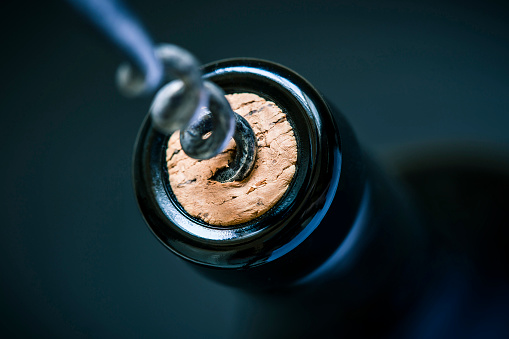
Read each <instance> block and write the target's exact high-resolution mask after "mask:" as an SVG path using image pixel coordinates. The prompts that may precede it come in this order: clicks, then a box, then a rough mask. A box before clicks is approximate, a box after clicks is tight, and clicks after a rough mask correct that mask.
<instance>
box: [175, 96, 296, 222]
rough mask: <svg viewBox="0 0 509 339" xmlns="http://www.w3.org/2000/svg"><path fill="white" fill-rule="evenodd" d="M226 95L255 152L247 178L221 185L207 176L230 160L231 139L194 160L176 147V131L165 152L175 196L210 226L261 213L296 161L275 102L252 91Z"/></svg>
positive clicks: (282, 189) (285, 182) (290, 174)
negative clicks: (251, 136) (207, 156)
mask: <svg viewBox="0 0 509 339" xmlns="http://www.w3.org/2000/svg"><path fill="white" fill-rule="evenodd" d="M226 98H227V100H228V101H229V102H230V105H231V107H232V109H233V110H234V111H235V112H236V113H238V114H240V115H241V116H243V117H244V118H245V119H246V120H247V121H248V122H249V124H250V125H251V127H252V128H253V131H254V133H255V135H256V139H257V143H258V148H257V156H256V160H255V164H254V167H253V170H252V172H251V173H250V174H249V176H248V177H247V178H245V179H244V180H242V181H233V182H227V183H221V182H218V181H215V180H212V179H211V178H212V177H213V176H214V174H215V173H216V172H217V171H218V170H219V169H221V168H224V167H226V166H228V162H230V161H232V159H233V157H234V155H235V142H234V141H233V139H232V140H231V141H230V143H229V145H228V147H227V148H226V149H225V150H224V151H223V152H222V153H220V154H218V155H217V156H216V157H214V158H212V159H208V160H196V159H193V158H190V157H188V156H187V155H186V154H185V153H184V152H183V151H182V148H181V145H180V140H179V137H180V134H179V132H176V133H174V134H173V135H172V136H171V137H170V140H169V141H168V149H167V151H166V162H167V167H168V174H169V179H170V180H169V181H170V185H171V188H172V190H173V193H174V194H175V196H176V198H177V200H178V201H179V203H180V204H181V205H182V207H183V208H184V209H185V210H186V211H187V213H189V214H190V215H192V216H194V217H196V218H199V219H202V220H203V221H205V222H206V223H208V224H210V225H215V226H233V225H237V224H241V223H245V222H248V221H250V220H253V219H255V218H256V217H258V216H260V215H262V214H263V213H265V212H267V211H268V210H269V209H270V208H271V207H273V206H274V205H275V204H276V203H277V202H278V201H279V199H281V197H282V196H283V195H284V193H285V192H286V190H287V188H288V186H289V184H290V182H291V181H292V178H293V176H294V174H295V166H296V163H297V142H296V139H295V135H294V133H293V130H292V127H291V125H290V123H289V122H288V121H287V119H286V114H285V113H283V112H282V111H281V109H280V108H279V107H278V106H276V105H275V104H274V103H273V102H271V101H267V100H265V99H263V98H262V97H260V96H258V95H256V94H252V93H237V94H229V95H226Z"/></svg>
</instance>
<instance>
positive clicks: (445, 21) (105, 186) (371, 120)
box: [0, 0, 509, 338]
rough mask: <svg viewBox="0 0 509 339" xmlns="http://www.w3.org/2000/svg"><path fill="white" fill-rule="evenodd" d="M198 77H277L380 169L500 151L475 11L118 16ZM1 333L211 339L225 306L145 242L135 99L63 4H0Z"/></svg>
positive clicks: (341, 9) (390, 5)
mask: <svg viewBox="0 0 509 339" xmlns="http://www.w3.org/2000/svg"><path fill="white" fill-rule="evenodd" d="M130 4H131V7H132V8H133V9H134V10H135V11H136V12H137V13H138V14H139V15H140V17H141V18H142V20H143V21H144V22H145V24H146V26H147V28H148V29H149V30H150V31H151V32H152V34H153V36H154V39H155V40H156V41H159V42H171V43H175V44H177V45H180V46H182V47H184V48H186V49H188V50H189V51H191V52H192V53H194V54H195V55H196V56H197V57H198V58H199V59H200V60H201V61H202V62H203V63H206V62H210V61H214V60H217V59H222V58H228V57H238V56H248V57H257V58H264V59H268V60H272V61H275V62H279V63H281V64H284V65H286V66H288V67H290V68H292V69H294V70H296V71H297V72H298V73H300V74H302V75H303V76H304V77H306V78H307V79H308V80H309V81H310V82H311V83H312V84H314V85H315V86H316V87H317V88H318V89H319V90H321V91H322V92H323V94H324V95H325V96H326V97H328V98H329V100H330V101H331V102H332V103H333V104H334V105H336V106H337V107H339V108H340V109H341V110H342V111H343V112H344V114H345V115H346V117H347V119H348V120H349V121H350V122H351V124H352V125H353V127H354V129H355V130H356V132H357V133H358V136H359V138H360V139H361V141H362V142H363V143H364V144H365V145H367V147H368V148H369V149H371V150H372V151H373V153H374V154H375V155H376V156H377V157H379V158H381V159H382V160H383V159H389V158H390V156H393V155H394V154H397V153H398V152H400V151H401V150H411V149H412V148H414V147H417V146H422V145H429V144H435V145H436V144H442V143H443V144H455V143H456V144H457V143H463V142H467V143H469V144H480V145H490V147H491V146H493V147H496V148H498V149H499V150H508V147H509V133H508V127H509V62H508V60H509V19H508V18H509V10H508V6H507V5H505V4H504V2H494V1H483V2H480V1H479V2H473V1H471V2H465V1H427V2H425V1H383V2H380V1H338V2H332V1H328V2H324V1H282V0H278V1H251V2H247V1H236V2H231V1H184V2H171V1H155V0H154V1H151V0H145V1H130ZM3 6H4V8H3V9H2V16H3V17H4V18H3V20H2V25H3V26H4V27H3V29H2V32H3V35H4V37H3V38H2V45H3V47H2V50H3V52H2V62H1V66H0V67H1V74H2V75H3V82H2V93H1V100H0V105H1V111H2V118H3V121H2V122H1V123H0V128H1V133H0V138H1V142H0V151H1V155H2V159H3V160H2V166H1V167H0V173H1V178H2V189H1V191H0V192H1V206H2V222H1V228H0V270H1V272H2V278H1V279H0V287H1V290H0V311H1V313H2V314H1V316H0V326H1V328H0V331H1V332H3V333H7V336H8V337H24V336H34V337H35V336H36V337H65V338H69V337H93V338H106V337H122V338H138V337H163V336H165V337H170V338H220V337H222V336H223V334H224V333H226V332H228V331H229V328H230V327H231V326H232V325H233V323H234V321H235V320H234V317H233V315H234V313H235V295H234V294H233V293H232V292H231V291H230V290H228V289H227V288H224V287H221V286H218V285H216V284H214V283H212V282H209V281H206V280H205V279H204V278H202V277H200V276H198V275H197V274H196V273H195V272H194V271H192V270H191V269H190V268H189V267H187V266H186V265H185V264H184V263H183V262H181V261H180V260H179V259H178V258H176V257H175V256H173V255H172V254H170V253H169V252H168V251H167V250H166V249H165V248H163V246H161V245H160V244H159V243H158V242H157V240H156V239H155V238H154V237H153V236H152V234H151V233H150V232H149V231H148V229H147V227H146V226H145V225H144V222H143V220H142V217H141V215H140V213H139V211H138V209H137V206H136V203H135V199H134V194H133V190H132V186H131V173H130V171H131V155H132V154H131V153H132V147H133V144H134V140H135V137H136V133H137V130H138V128H139V126H140V124H141V122H142V119H143V117H144V115H145V114H146V112H147V110H148V106H149V104H150V99H149V98H147V99H136V100H130V99H126V98H123V97H122V96H121V95H120V94H118V92H117V90H116V88H115V86H114V72H115V69H116V67H117V65H118V64H119V63H120V62H121V61H122V58H121V57H120V56H119V55H118V54H116V53H115V52H114V51H112V50H111V49H110V48H109V46H108V45H107V44H105V43H104V42H103V41H101V40H100V39H98V38H97V36H96V35H94V34H93V32H91V31H90V29H89V27H88V26H86V25H84V24H83V22H82V21H81V19H79V18H78V17H77V15H76V14H75V13H74V12H73V11H72V10H71V9H70V8H68V6H67V4H66V3H64V2H60V1H59V2H51V3H42V2H34V3H32V4H20V5H19V7H18V8H10V7H9V8H7V7H5V5H3Z"/></svg>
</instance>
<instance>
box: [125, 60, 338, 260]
mask: <svg viewBox="0 0 509 339" xmlns="http://www.w3.org/2000/svg"><path fill="white" fill-rule="evenodd" d="M203 77H204V79H206V80H209V81H212V82H214V83H216V84H217V85H218V86H219V87H221V88H222V89H223V90H224V91H225V93H227V94H232V93H241V92H248V93H254V94H257V95H259V96H261V97H262V98H264V99H266V100H269V101H272V102H274V103H275V104H276V105H277V106H279V108H281V110H282V111H283V112H284V113H286V116H287V119H288V121H289V122H290V124H291V125H292V127H293V131H294V135H295V138H296V141H297V149H298V154H297V165H296V171H295V174H294V176H293V179H292V181H291V183H290V184H289V187H288V189H287V190H286V192H285V194H284V195H283V196H282V198H281V199H280V200H279V201H278V202H277V203H276V204H275V205H274V206H273V207H272V208H271V209H269V210H268V211H267V212H265V213H264V214H262V215H261V216H259V217H257V218H256V219H254V220H251V221H249V222H246V223H243V224H238V225H233V226H227V227H225V226H213V225H210V224H207V223H205V222H204V221H202V220H200V219H197V218H194V217H192V216H191V215H189V214H188V213H187V212H186V211H185V210H184V208H183V207H182V206H181V205H180V204H179V202H178V201H177V199H176V197H175V195H174V194H173V191H172V189H171V186H170V183H169V178H168V172H167V168H166V161H165V156H166V147H167V141H168V138H169V137H168V136H165V135H162V134H160V133H159V132H157V131H156V130H154V129H153V128H152V127H151V121H150V117H149V116H147V118H146V119H145V121H144V123H143V126H142V129H141V131H140V133H139V135H138V140H137V144H136V147H135V155H134V186H135V191H136V196H137V199H138V204H139V206H140V209H141V211H142V213H143V215H144V217H145V219H146V221H147V224H148V225H149V227H150V229H151V231H152V232H153V233H154V234H155V236H156V237H157V238H158V239H159V240H160V241H161V242H162V243H163V244H164V245H165V246H166V247H167V248H169V249H170V250H171V251H173V252H175V253H176V254H178V255H179V256H181V257H183V258H185V259H187V260H189V261H192V262H195V263H199V264H203V265H207V266H215V267H223V268H238V267H245V266H246V265H251V266H256V265H260V264H262V263H264V262H267V261H271V260H273V259H276V258H277V257H280V256H282V255H283V254H284V253H286V252H288V251H289V250H291V249H292V248H294V247H295V246H297V245H298V244H299V243H301V242H302V241H303V240H304V239H305V238H306V237H307V235H309V234H310V233H311V232H312V230H313V229H314V228H316V227H317V225H318V224H319V222H320V221H321V218H322V217H323V214H325V211H326V209H327V206H328V205H330V202H331V200H332V198H333V196H334V192H335V188H336V187H337V182H338V180H339V172H340V170H339V169H340V162H341V156H340V149H339V148H340V147H339V141H338V140H337V136H335V134H334V133H331V132H330V131H329V132H328V129H330V128H334V122H333V119H332V118H330V117H331V114H330V112H329V108H328V107H327V105H326V104H325V102H324V101H323V99H322V98H321V96H320V95H319V94H318V92H317V91H316V90H315V89H314V88H313V87H312V86H311V85H310V84H309V83H308V82H307V81H306V80H304V79H303V78H301V77H300V76H299V75H297V74H296V73H294V72H293V71H291V70H289V69H287V68H285V67H283V66H281V65H278V64H275V63H271V62H267V61H262V60H257V59H229V60H224V61H220V62H216V63H213V64H209V65H206V66H205V67H204V69H203ZM324 112H326V114H324ZM324 116H325V118H326V119H327V121H324V120H323V119H324ZM328 118H330V121H329V119H328ZM333 167H334V168H335V170H333V169H332V168H333ZM323 176H330V178H329V179H330V180H323V179H324V178H323ZM319 179H320V180H319ZM325 181H327V182H328V185H327V187H324V186H323V185H321V184H320V183H322V182H325Z"/></svg>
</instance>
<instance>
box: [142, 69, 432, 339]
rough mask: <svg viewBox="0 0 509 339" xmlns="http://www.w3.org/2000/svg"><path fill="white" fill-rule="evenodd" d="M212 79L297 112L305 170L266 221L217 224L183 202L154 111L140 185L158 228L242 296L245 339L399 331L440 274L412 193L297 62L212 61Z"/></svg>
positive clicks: (300, 166)
mask: <svg viewBox="0 0 509 339" xmlns="http://www.w3.org/2000/svg"><path fill="white" fill-rule="evenodd" d="M203 77H204V78H205V79H207V80H209V81H212V82H214V83H216V84H217V85H218V86H220V87H221V88H222V89H223V90H224V91H225V93H244V92H247V93H255V94H257V95H259V96H260V97H263V98H265V99H267V100H270V101H272V102H274V103H275V104H276V105H277V106H279V107H280V108H281V109H282V110H283V112H285V113H286V116H287V120H288V121H289V123H290V124H291V126H292V128H293V131H294V133H295V137H296V141H297V152H298V153H297V165H296V170H295V174H294V176H293V179H292V181H291V183H290V184H289V187H288V189H287V191H286V192H285V194H284V195H283V197H282V198H281V199H280V200H279V201H278V202H277V203H276V205H275V206H273V207H272V208H271V209H270V210H268V211H267V212H265V213H264V214H262V215H260V216H258V217H257V218H255V219H253V220H251V221H248V222H245V223H242V224H238V225H233V226H228V227H219V226H216V225H210V224H207V223H206V222H204V221H203V220H200V219H198V218H196V217H193V216H191V215H190V214H189V213H187V212H186V210H185V209H184V208H183V207H182V206H181V204H180V203H179V201H178V200H177V198H176V196H175V194H174V192H173V191H172V188H171V185H170V182H169V177H168V171H167V168H166V160H165V159H166V158H165V155H166V148H167V143H168V138H169V137H168V136H165V135H163V134H161V133H159V132H158V131H157V130H155V129H153V128H152V124H151V121H150V117H147V118H146V120H145V122H144V123H143V125H142V128H141V130H140V132H139V135H138V139H137V143H136V146H135V155H134V186H135V191H136V196H137V200H138V204H139V207H140V209H141V212H142V214H143V216H144V218H145V220H146V222H147V224H148V226H149V228H150V229H151V231H152V232H153V233H154V235H155V236H156V237H157V238H158V239H159V240H160V241H161V242H162V244H163V245H164V246H166V247H167V248H168V249H169V250H170V251H172V252H173V253H175V254H176V255H178V256H179V257H181V258H183V259H184V260H186V261H187V262H189V264H190V265H193V266H194V267H195V268H196V269H197V270H199V271H200V272H201V273H203V274H204V275H206V276H207V277H209V278H210V279H213V280H215V281H218V282H220V283H223V284H227V285H230V286H232V288H236V289H237V290H239V291H241V294H242V295H243V297H242V298H244V299H243V305H244V307H243V308H242V310H241V311H239V312H240V314H239V315H238V317H239V319H241V320H240V321H239V322H238V323H239V329H238V330H236V332H235V333H236V336H237V337H239V338H240V337H242V338H249V337H260V338H287V337H291V338H301V337H303V338H308V337H310V336H311V335H318V336H319V337H340V336H341V337H369V336H374V337H380V336H383V335H388V334H389V333H394V331H396V328H397V326H396V324H397V323H398V322H399V321H401V319H402V318H403V317H404V316H405V314H406V313H407V311H408V310H409V308H411V307H412V305H414V303H415V302H416V300H417V299H418V296H419V292H420V291H421V289H422V286H423V285H424V284H425V283H426V280H427V279H428V277H429V270H430V267H429V253H428V238H427V234H426V232H425V230H424V228H423V227H422V225H421V218H420V216H419V214H418V212H417V211H416V210H415V208H414V206H413V205H412V203H411V201H410V200H409V199H408V197H407V196H406V195H405V193H404V191H403V190H402V189H401V187H399V186H398V185H397V183H395V182H394V181H393V180H392V179H391V178H390V177H388V176H387V175H385V174H384V173H383V171H382V170H381V169H380V168H379V167H378V166H377V165H376V164H375V162H373V161H372V159H371V158H370V157H369V156H368V155H367V154H366V153H365V152H364V151H363V149H362V148H361V147H360V146H359V143H358V141H357V139H356V137H355V134H354V132H353V131H352V129H351V127H350V126H349V124H348V122H347V121H346V120H345V119H344V117H343V116H342V115H341V114H340V113H339V112H338V111H337V110H335V109H333V108H332V107H331V105H330V104H328V103H327V102H326V101H325V100H324V99H323V97H322V96H321V95H320V94H319V92H318V91H317V90H316V89H315V88H314V87H313V86H312V85H311V84H309V82H307V81H306V80H305V79H303V78H302V77H301V76H299V75H298V74H296V73H295V72H293V71H291V70H289V69H288V68H285V67H283V66H281V65H278V64H275V63H272V62H267V61H262V60H255V59H231V60H224V61H220V62H216V63H212V64H209V65H206V66H205V67H204V68H203Z"/></svg>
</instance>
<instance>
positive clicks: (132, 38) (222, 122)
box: [68, 0, 256, 182]
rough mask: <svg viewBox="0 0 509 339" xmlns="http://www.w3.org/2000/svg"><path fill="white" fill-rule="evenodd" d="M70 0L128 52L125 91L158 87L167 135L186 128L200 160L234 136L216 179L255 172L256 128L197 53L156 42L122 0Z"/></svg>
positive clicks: (186, 142)
mask: <svg viewBox="0 0 509 339" xmlns="http://www.w3.org/2000/svg"><path fill="white" fill-rule="evenodd" d="M68 1H69V2H70V3H71V4H72V5H73V6H74V7H75V8H76V9H77V10H78V11H79V12H81V13H82V14H83V15H84V16H85V17H87V18H88V19H89V21H90V22H91V23H92V24H94V26H95V27H96V28H97V29H98V30H99V32H100V33H102V34H103V35H104V36H105V37H107V38H108V40H109V41H110V42H112V43H113V44H114V45H115V46H116V47H117V48H119V49H120V50H121V51H122V52H123V53H124V54H125V55H126V56H127V59H128V60H129V62H126V63H124V64H122V65H120V67H119V68H118V70H117V75H116V80H117V86H118V88H119V90H120V91H121V92H122V93H123V94H125V95H126V96H131V97H134V96H139V95H144V94H151V93H153V92H155V91H156V90H157V93H156V95H155V97H154V99H153V101H152V105H151V107H150V110H149V113H150V115H151V118H152V123H153V126H154V128H155V129H157V130H158V131H160V132H162V133H165V134H172V133H173V132H175V131H177V130H180V142H181V145H182V149H183V150H184V152H185V153H186V154H187V155H188V156H190V157H192V158H195V159H209V158H212V157H214V156H215V155H217V154H218V153H220V152H221V151H222V150H224V149H225V148H226V146H227V144H228V143H229V141H230V140H231V139H232V137H233V139H234V140H235V143H236V155H235V158H234V159H233V162H232V164H229V166H228V167H227V168H226V169H225V170H223V171H221V172H220V173H216V175H215V176H214V179H215V180H218V181H221V182H226V181H234V180H242V179H243V178H245V177H246V176H247V175H248V174H249V173H250V171H251V169H252V167H253V165H254V161H255V157H256V138H255V135H254V132H253V130H252V128H251V127H250V126H249V123H247V121H246V120H245V119H244V118H242V117H241V116H240V115H238V114H236V113H235V112H233V111H232V109H231V107H230V105H229V103H228V101H227V100H226V98H225V97H224V92H223V90H222V89H221V88H219V87H218V86H217V85H215V84H214V83H212V82H209V81H203V80H202V76H201V71H200V66H199V63H198V61H197V60H196V58H195V57H194V56H193V55H192V54H191V53H189V52H188V51H186V50H185V49H183V48H180V47H178V46H175V45H171V44H162V45H159V46H155V45H154V44H153V42H152V40H151V38H150V36H149V35H148V34H147V32H146V30H145V29H144V28H143V26H142V25H141V23H140V22H139V20H137V19H136V17H135V16H134V15H133V14H132V13H131V12H130V11H129V10H128V9H127V7H126V6H125V5H124V4H123V3H122V2H121V1H119V0H68ZM163 84H164V85H163ZM161 85H163V86H162V87H161Z"/></svg>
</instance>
